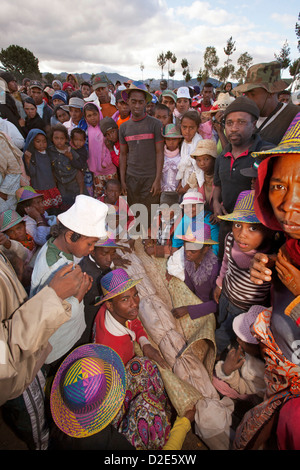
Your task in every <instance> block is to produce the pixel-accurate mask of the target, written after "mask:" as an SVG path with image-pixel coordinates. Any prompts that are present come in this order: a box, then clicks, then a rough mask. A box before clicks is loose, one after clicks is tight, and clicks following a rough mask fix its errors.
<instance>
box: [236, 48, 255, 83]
mask: <svg viewBox="0 0 300 470" xmlns="http://www.w3.org/2000/svg"><path fill="white" fill-rule="evenodd" d="M252 60H253V57H252V56H251V55H250V54H248V52H244V53H243V54H241V55H240V57H239V58H238V60H237V64H238V65H239V68H238V70H237V71H236V72H235V73H233V77H234V78H236V79H237V80H238V81H239V82H240V83H243V81H244V79H245V78H246V75H247V71H248V69H249V67H250V66H251V62H252Z"/></svg>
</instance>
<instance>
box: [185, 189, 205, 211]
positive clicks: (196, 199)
mask: <svg viewBox="0 0 300 470" xmlns="http://www.w3.org/2000/svg"><path fill="white" fill-rule="evenodd" d="M185 204H204V197H203V194H202V193H199V191H188V192H187V193H185V195H184V196H183V199H182V202H181V204H180V207H183V206H184V205H185Z"/></svg>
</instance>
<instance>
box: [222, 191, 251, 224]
mask: <svg viewBox="0 0 300 470" xmlns="http://www.w3.org/2000/svg"><path fill="white" fill-rule="evenodd" d="M254 195H255V191H253V190H248V191H242V192H241V193H240V194H239V196H238V198H237V201H236V203H235V206H234V210H233V212H232V213H231V214H226V215H218V217H219V219H222V220H229V221H232V222H245V223H248V224H260V221H259V220H258V218H257V216H256V214H255V210H254Z"/></svg>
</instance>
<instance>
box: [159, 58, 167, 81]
mask: <svg viewBox="0 0 300 470" xmlns="http://www.w3.org/2000/svg"><path fill="white" fill-rule="evenodd" d="M157 63H158V65H159V66H160V68H161V78H162V79H163V78H164V66H165V65H166V63H167V58H166V56H165V54H164V53H163V52H161V53H160V54H159V56H158V57H157Z"/></svg>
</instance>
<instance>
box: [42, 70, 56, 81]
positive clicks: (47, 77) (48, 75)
mask: <svg viewBox="0 0 300 470" xmlns="http://www.w3.org/2000/svg"><path fill="white" fill-rule="evenodd" d="M44 79H45V80H46V82H47V83H52V82H53V80H54V79H55V77H54V75H53V73H51V72H47V73H45V75H44Z"/></svg>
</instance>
